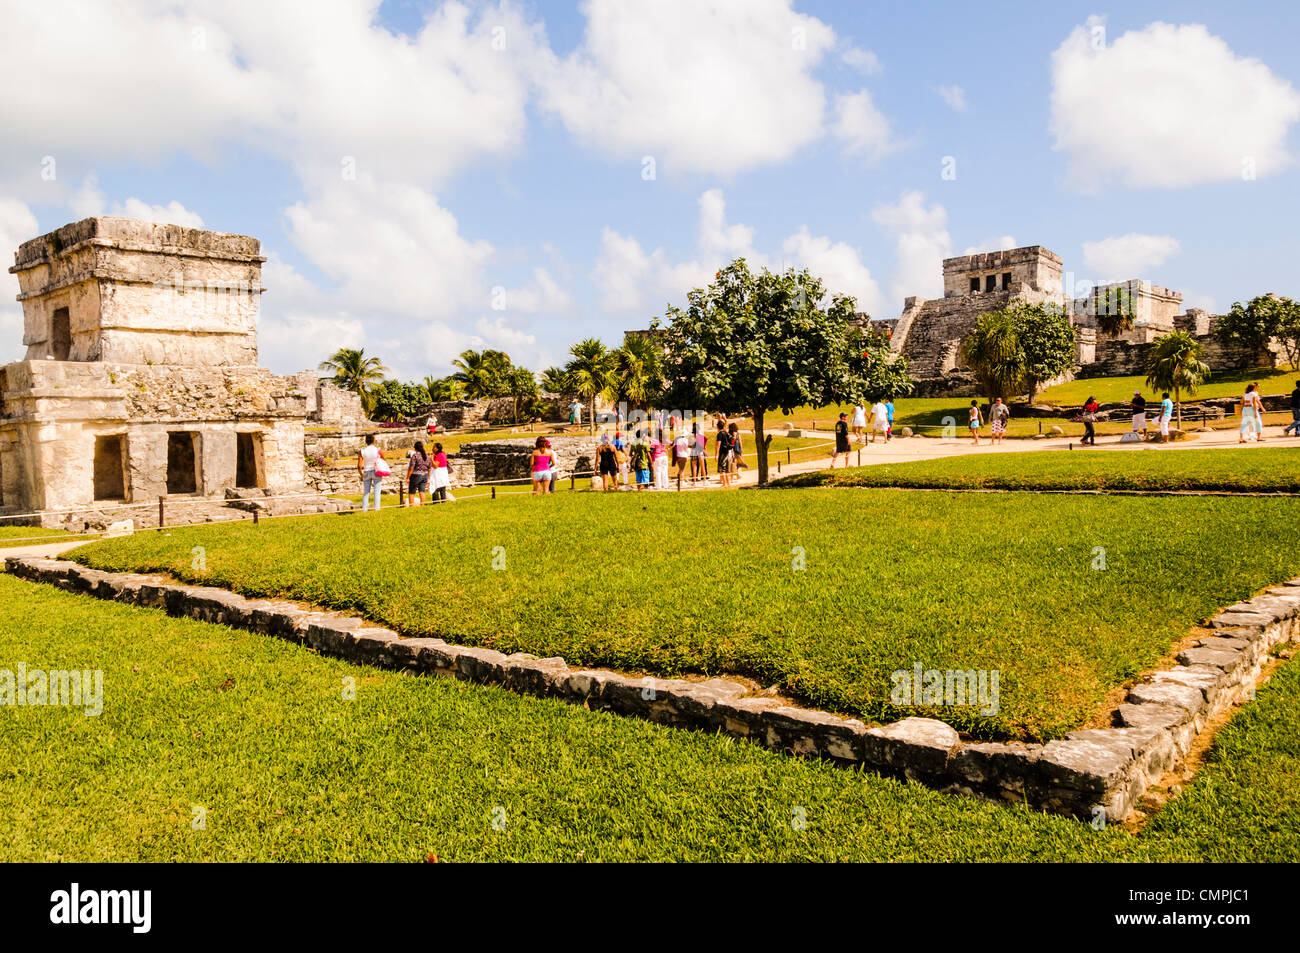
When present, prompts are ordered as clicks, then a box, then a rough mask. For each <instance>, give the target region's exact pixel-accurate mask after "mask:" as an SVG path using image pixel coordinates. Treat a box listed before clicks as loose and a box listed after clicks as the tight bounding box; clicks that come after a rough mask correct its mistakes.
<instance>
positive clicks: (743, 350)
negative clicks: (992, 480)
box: [654, 258, 911, 484]
mask: <svg viewBox="0 0 1300 953" xmlns="http://www.w3.org/2000/svg"><path fill="white" fill-rule="evenodd" d="M826 298H827V293H826V290H825V286H824V285H823V283H822V281H821V279H820V278H817V277H815V276H814V275H812V274H811V273H809V272H808V271H807V270H806V269H805V270H803V271H795V270H794V269H787V270H786V271H783V272H781V273H779V274H774V273H772V272H770V271H768V270H766V269H764V270H763V271H762V272H761V273H759V274H754V273H753V272H751V271H750V270H749V266H748V264H746V262H745V260H744V259H743V258H738V259H736V260H735V261H733V262H732V263H731V264H729V265H727V266H726V267H725V268H723V269H722V270H721V271H719V272H718V273H717V275H716V276H715V277H714V281H713V283H712V284H710V285H709V286H708V287H707V288H696V289H694V290H692V291H691V292H689V293H688V294H687V296H686V299H687V307H686V308H685V309H684V310H683V309H680V308H675V307H673V308H669V309H668V312H667V315H666V317H667V319H668V321H669V323H668V326H667V327H666V328H665V329H664V331H663V346H664V380H665V384H666V385H667V386H666V397H667V400H668V402H669V403H671V404H673V405H675V406H679V407H697V408H704V407H708V408H712V409H717V410H721V411H724V412H726V413H729V414H731V413H740V412H743V413H748V414H750V415H751V417H752V418H753V421H754V443H755V446H756V447H757V448H758V481H759V483H760V484H763V483H766V482H767V476H768V456H767V443H768V439H769V438H767V437H766V436H765V435H764V432H763V423H764V415H765V414H767V413H768V412H771V411H776V410H783V411H786V412H789V411H791V410H793V409H794V408H795V407H799V406H802V405H805V404H815V405H821V404H828V403H846V402H854V403H859V402H866V401H867V400H869V399H871V397H872V396H899V395H901V394H904V393H910V391H911V381H910V380H908V379H907V361H906V359H905V358H902V357H895V356H892V355H891V354H890V353H889V344H888V340H887V339H886V338H885V337H884V336H883V335H875V334H872V335H868V334H865V333H863V332H862V331H861V330H859V329H858V328H857V327H855V326H853V325H851V324H850V323H849V321H850V319H851V318H852V317H853V315H854V312H855V310H856V304H855V302H854V300H853V299H852V298H851V297H848V296H846V295H838V294H837V295H832V296H830V300H829V301H825V299H826ZM823 302H825V303H824V304H823ZM658 324H659V322H658V320H656V321H655V322H654V326H656V327H657V326H658Z"/></svg>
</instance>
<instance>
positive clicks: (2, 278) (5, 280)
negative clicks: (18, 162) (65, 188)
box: [0, 198, 37, 364]
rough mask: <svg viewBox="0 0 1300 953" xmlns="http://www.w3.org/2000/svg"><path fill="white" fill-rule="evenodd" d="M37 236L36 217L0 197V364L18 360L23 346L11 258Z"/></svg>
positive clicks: (28, 210) (23, 352) (30, 211)
mask: <svg viewBox="0 0 1300 953" xmlns="http://www.w3.org/2000/svg"><path fill="white" fill-rule="evenodd" d="M36 234H37V225H36V216H35V215H33V214H32V210H31V209H29V208H28V207H27V206H26V205H25V204H23V203H22V202H19V201H18V200H17V199H7V198H0V249H3V252H2V254H3V255H4V258H3V259H0V261H3V264H4V267H3V268H0V364H7V363H8V362H9V361H17V360H21V359H22V357H23V355H24V354H25V353H26V352H27V349H26V348H25V347H23V312H22V307H21V306H20V305H19V304H18V302H17V301H15V300H14V298H15V296H16V295H17V294H18V277H17V276H16V275H11V274H9V265H10V264H12V263H13V258H11V257H10V256H11V255H12V254H13V252H14V250H15V249H17V248H18V246H19V245H21V244H22V243H23V242H25V241H27V239H29V238H32V237H33V236H35V235H36Z"/></svg>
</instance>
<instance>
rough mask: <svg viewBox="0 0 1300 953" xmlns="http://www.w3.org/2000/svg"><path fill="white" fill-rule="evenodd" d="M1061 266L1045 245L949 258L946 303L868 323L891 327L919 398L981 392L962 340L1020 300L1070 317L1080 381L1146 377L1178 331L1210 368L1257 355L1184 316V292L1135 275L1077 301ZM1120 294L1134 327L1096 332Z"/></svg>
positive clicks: (924, 304) (915, 302)
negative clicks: (1155, 344)
mask: <svg viewBox="0 0 1300 953" xmlns="http://www.w3.org/2000/svg"><path fill="white" fill-rule="evenodd" d="M1061 265H1062V261H1061V258H1060V256H1059V255H1057V254H1055V253H1054V252H1052V251H1049V250H1048V249H1046V248H1044V247H1042V246H1041V245H1030V246H1027V247H1024V248H1012V249H1008V250H1004V251H994V252H983V253H980V254H976V255H963V256H961V257H958V258H948V259H946V260H945V261H944V263H943V297H942V298H936V299H932V300H927V299H925V298H920V297H912V298H907V299H906V300H905V301H904V303H903V313H902V315H901V316H900V317H899V318H898V319H896V320H888V321H872V322H871V323H872V324H873V325H875V326H877V327H884V328H887V329H888V330H889V331H890V333H891V341H890V348H891V350H892V351H893V352H894V353H895V354H902V355H904V356H906V357H907V358H908V361H909V365H908V369H909V372H910V374H911V376H912V378H913V380H914V381H915V382H916V385H917V387H916V391H915V394H916V396H930V395H935V396H937V395H963V396H974V395H975V394H976V393H977V392H978V388H977V387H976V385H975V382H974V379H973V377H972V376H971V374H970V373H969V372H968V371H967V370H966V368H965V367H963V365H962V358H961V342H962V339H963V338H965V337H966V336H967V335H968V334H970V332H971V331H973V330H974V328H975V322H976V321H977V320H978V318H979V316H980V315H981V314H984V313H985V312H988V311H996V310H997V309H999V308H1002V307H1005V306H1006V305H1008V304H1009V303H1011V302H1012V301H1015V300H1019V301H1024V302H1026V303H1028V304H1052V305H1055V306H1057V307H1059V308H1062V309H1063V310H1065V311H1066V312H1067V313H1068V314H1069V315H1070V320H1071V322H1072V323H1073V324H1074V325H1075V326H1076V328H1077V329H1078V344H1077V351H1076V355H1075V357H1076V361H1077V363H1078V364H1079V370H1078V372H1077V374H1076V376H1077V377H1111V376H1120V375H1131V374H1145V373H1146V371H1145V356H1146V353H1147V351H1148V349H1149V347H1150V345H1151V342H1152V341H1154V340H1155V339H1156V338H1157V337H1158V336H1160V335H1161V334H1165V333H1168V332H1169V331H1173V330H1175V329H1177V330H1184V331H1188V332H1190V333H1191V334H1193V335H1195V336H1196V337H1197V338H1198V339H1199V340H1200V341H1201V343H1202V344H1203V345H1204V346H1205V349H1206V353H1207V360H1208V361H1209V363H1210V365H1211V366H1212V367H1218V368H1235V367H1249V366H1251V365H1252V364H1253V363H1254V360H1255V358H1256V355H1254V354H1251V353H1248V352H1247V351H1245V350H1241V349H1235V348H1228V347H1224V346H1223V345H1221V344H1220V343H1219V341H1218V340H1217V339H1216V338H1215V337H1214V336H1213V335H1212V334H1211V332H1212V330H1213V327H1214V322H1215V321H1216V320H1217V316H1214V315H1209V314H1207V313H1206V312H1205V311H1203V310H1201V309H1199V308H1191V309H1189V310H1188V311H1187V312H1186V313H1185V314H1184V313H1181V312H1182V300H1183V296H1182V294H1180V293H1179V292H1177V291H1171V290H1170V289H1168V288H1161V287H1159V286H1156V285H1153V284H1151V283H1150V282H1147V281H1142V280H1139V279H1137V278H1134V279H1131V280H1129V281H1123V282H1114V283H1111V284H1106V285H1100V286H1097V287H1095V288H1091V289H1090V290H1089V291H1088V293H1087V294H1086V295H1084V296H1082V297H1079V298H1072V297H1071V296H1070V291H1071V290H1072V289H1071V288H1070V287H1068V286H1067V283H1066V282H1065V281H1064V280H1063V275H1062V271H1061ZM1121 289H1122V290H1123V291H1124V292H1125V293H1126V294H1127V296H1128V300H1129V302H1130V304H1131V307H1132V309H1133V327H1132V328H1131V329H1130V330H1128V331H1125V332H1122V333H1120V334H1118V335H1111V334H1108V333H1106V332H1104V331H1102V330H1101V329H1100V328H1099V327H1098V320H1097V315H1098V310H1099V308H1102V309H1104V308H1105V307H1106V305H1107V301H1108V300H1113V299H1111V298H1110V297H1109V296H1110V295H1113V294H1114V292H1115V291H1116V290H1121ZM1102 313H1105V312H1104V310H1103V311H1102Z"/></svg>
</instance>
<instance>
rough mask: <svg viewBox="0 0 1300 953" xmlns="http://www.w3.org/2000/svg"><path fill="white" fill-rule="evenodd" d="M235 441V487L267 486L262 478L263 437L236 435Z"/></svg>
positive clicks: (245, 434)
mask: <svg viewBox="0 0 1300 953" xmlns="http://www.w3.org/2000/svg"><path fill="white" fill-rule="evenodd" d="M235 439H236V441H237V442H236V445H235V486H237V487H247V488H253V487H263V486H266V481H265V479H264V478H263V476H262V435H261V434H255V433H241V434H235Z"/></svg>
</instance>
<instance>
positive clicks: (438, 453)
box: [432, 443, 451, 503]
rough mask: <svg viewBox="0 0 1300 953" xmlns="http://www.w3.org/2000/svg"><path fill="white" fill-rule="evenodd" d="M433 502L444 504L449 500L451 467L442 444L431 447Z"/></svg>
mask: <svg viewBox="0 0 1300 953" xmlns="http://www.w3.org/2000/svg"><path fill="white" fill-rule="evenodd" d="M432 482H433V502H435V503H446V502H447V501H448V500H450V499H451V493H450V488H451V465H450V464H449V463H448V462H447V454H446V453H445V452H444V451H443V449H442V444H440V443H435V444H434V445H433V481H432Z"/></svg>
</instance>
